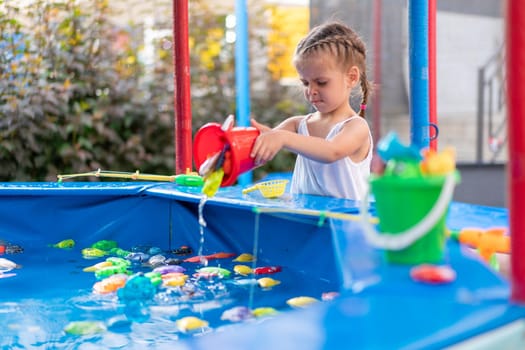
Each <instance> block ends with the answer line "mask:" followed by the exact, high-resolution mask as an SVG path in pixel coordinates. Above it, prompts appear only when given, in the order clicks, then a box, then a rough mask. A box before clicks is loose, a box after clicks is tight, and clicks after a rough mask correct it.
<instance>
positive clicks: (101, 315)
mask: <svg viewBox="0 0 525 350" xmlns="http://www.w3.org/2000/svg"><path fill="white" fill-rule="evenodd" d="M201 223H202V221H201ZM258 227H259V226H256V227H255V229H254V228H253V227H252V228H251V230H248V231H247V232H243V234H244V235H246V236H253V235H254V234H255V233H259V234H260V235H261V236H262V237H263V238H264V237H265V236H266V232H264V228H263V230H262V231H261V232H257V230H258ZM124 229H125V228H124ZM200 229H201V231H202V235H201V234H200V233H199V231H198V230H197V231H195V232H194V236H195V238H196V241H198V242H199V243H198V244H196V245H197V246H195V245H194V246H191V248H192V249H191V250H192V253H191V254H189V255H179V254H175V253H174V249H176V248H177V247H183V246H186V245H187V243H188V242H187V240H185V239H182V238H181V239H180V241H178V240H177V238H173V239H172V240H171V241H170V246H169V247H168V246H151V245H149V242H150V241H149V240H146V239H145V240H144V242H143V243H144V244H141V243H142V242H140V241H139V242H138V244H136V245H133V246H127V245H126V244H127V242H128V241H129V240H127V239H125V237H123V238H121V239H120V240H119V241H117V244H118V246H119V247H120V248H122V249H125V250H128V251H131V252H135V253H136V252H143V253H146V254H147V253H148V252H151V251H152V248H154V249H156V250H158V251H160V254H162V255H163V256H164V257H166V258H172V259H179V260H184V259H187V258H189V257H194V256H196V255H197V254H198V253H199V252H201V251H204V254H205V255H210V254H213V253H218V252H224V250H221V251H209V250H208V249H205V248H206V242H207V240H206V239H207V238H208V237H209V238H210V239H211V238H213V237H210V236H209V235H210V234H211V233H210V232H207V229H203V228H202V226H200ZM129 230H130V231H131V229H130V228H129ZM250 231H251V232H250ZM28 236H29V237H28V239H27V241H26V240H24V239H17V238H16V235H14V236H11V237H10V239H11V241H10V242H9V243H11V244H16V245H20V246H22V247H23V249H24V251H23V252H21V253H18V254H4V255H2V257H4V258H7V259H9V260H12V261H14V262H16V263H17V264H19V265H20V268H19V269H15V270H12V271H10V273H13V272H14V273H16V276H13V277H8V278H1V279H0V324H2V325H3V326H2V336H1V337H0V346H1V347H2V348H30V349H33V348H34V349H39V348H42V349H44V348H50V347H52V348H72V347H74V348H90V347H91V348H101V347H103V348H121V347H126V348H130V347H136V348H144V347H145V346H148V347H151V346H155V347H157V348H158V347H159V346H162V345H166V346H169V345H173V343H174V341H175V342H176V341H177V340H178V339H186V338H191V337H198V336H202V335H204V334H207V333H211V332H217V331H222V330H224V329H228V328H231V327H234V326H235V325H236V324H237V323H258V322H264V321H265V320H266V319H268V318H271V317H273V316H274V315H272V314H271V313H270V314H269V315H264V314H263V315H261V316H259V317H252V318H249V319H247V320H243V321H240V322H236V321H235V322H233V321H230V320H227V319H226V320H225V319H221V317H222V315H223V313H224V312H225V311H227V310H230V309H232V308H234V307H236V306H244V307H247V308H249V309H250V310H252V311H253V310H256V309H258V308H273V309H275V310H276V311H277V312H281V313H282V312H288V311H290V310H292V309H293V307H292V306H290V305H288V304H287V300H289V299H290V298H295V297H298V296H308V297H313V298H315V299H317V300H319V301H321V300H322V299H323V295H327V294H330V293H333V292H336V290H337V284H336V283H334V281H333V280H330V279H326V278H323V277H321V276H315V275H314V276H310V275H309V274H308V270H307V269H304V270H301V269H297V268H296V267H295V266H289V265H287V264H288V263H289V262H290V260H292V259H288V256H287V255H280V258H279V257H277V258H276V257H275V256H274V257H273V260H271V261H270V260H267V259H266V258H265V257H264V256H262V257H261V258H260V259H258V261H256V262H255V263H252V262H244V263H243V262H237V261H234V259H235V258H236V257H238V256H239V255H240V254H242V253H249V254H251V253H253V251H252V249H253V245H252V246H251V247H248V246H246V250H245V251H235V250H229V251H227V253H230V255H231V256H230V257H227V258H220V259H210V260H207V261H205V260H202V261H201V260H198V262H196V263H195V262H184V261H182V262H181V263H180V266H182V267H184V268H185V269H186V271H185V272H184V273H185V274H186V275H188V276H189V277H188V279H187V281H186V283H185V284H184V286H182V287H180V286H179V287H165V286H162V285H159V286H158V287H156V289H155V290H156V292H155V295H154V296H153V297H152V298H147V299H145V300H141V301H140V302H139V303H130V302H128V301H127V300H124V299H123V298H119V296H118V294H117V293H109V294H97V293H95V292H94V290H93V286H94V284H95V283H96V282H98V281H100V279H97V278H96V276H95V274H94V273H93V272H84V271H83V269H85V268H86V267H89V266H93V265H94V264H96V263H99V262H102V261H105V260H106V258H107V257H108V256H103V257H99V258H86V257H84V256H83V255H82V249H83V248H87V247H89V246H90V245H92V244H94V243H96V241H94V240H90V239H89V237H90V236H94V237H95V236H96V237H98V238H102V239H106V238H108V237H102V236H100V235H90V234H89V232H80V233H79V234H78V236H79V237H82V238H81V239H80V242H81V243H77V244H76V245H75V246H74V247H73V248H70V249H61V248H56V247H53V244H56V243H57V242H56V241H49V240H48V239H46V238H45V237H39V238H38V239H37V240H35V239H31V235H28ZM18 237H20V236H18ZM70 238H73V239H74V238H75V237H70ZM49 239H53V238H51V237H50V238H49ZM252 240H253V238H252ZM200 243H202V244H203V246H200ZM211 244H213V240H211V243H210V245H211ZM215 245H216V244H215ZM263 247H264V244H263ZM263 249H265V248H263ZM257 250H258V249H256V251H257ZM319 254H323V251H321V252H319ZM312 261H315V257H314V256H312ZM239 264H242V265H246V266H248V267H254V266H258V267H262V266H279V267H280V268H281V269H282V270H281V271H280V272H277V273H273V274H262V275H253V274H252V275H248V276H243V275H239V274H236V273H234V266H235V265H239ZM205 265H206V266H207V267H220V268H224V269H227V270H228V271H231V275H230V276H229V277H225V278H222V277H219V276H212V277H202V276H195V273H196V272H197V270H198V269H199V268H202V267H204V266H205ZM153 268H154V266H151V265H148V264H147V260H144V261H142V262H140V261H139V262H137V261H134V262H132V263H131V265H130V267H129V271H130V273H131V274H132V276H135V275H137V274H141V273H142V274H144V273H148V272H150V271H152V269H153ZM328 275H330V274H328ZM263 277H270V278H273V279H275V280H278V281H279V282H280V284H278V285H275V286H273V287H270V288H263V287H261V286H259V285H258V284H257V281H256V280H257V279H259V278H263ZM187 316H195V317H198V318H199V319H201V320H204V321H206V322H208V326H205V327H198V328H196V329H195V330H191V331H183V330H181V329H179V327H177V321H178V320H180V319H182V318H184V317H187ZM85 321H87V322H90V325H95V331H91V332H90V331H89V330H86V333H88V334H80V335H79V334H68V333H67V332H66V331H65V329H66V327H68V325H70V324H71V323H76V322H85Z"/></svg>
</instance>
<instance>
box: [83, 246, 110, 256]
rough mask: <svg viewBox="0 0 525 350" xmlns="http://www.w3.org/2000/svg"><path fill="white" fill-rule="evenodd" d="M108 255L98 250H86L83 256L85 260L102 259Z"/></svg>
mask: <svg viewBox="0 0 525 350" xmlns="http://www.w3.org/2000/svg"><path fill="white" fill-rule="evenodd" d="M104 255H107V252H105V251H103V250H100V249H98V248H84V249H82V256H83V257H84V258H100V257H103V256H104Z"/></svg>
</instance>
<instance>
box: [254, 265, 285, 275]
mask: <svg viewBox="0 0 525 350" xmlns="http://www.w3.org/2000/svg"><path fill="white" fill-rule="evenodd" d="M282 270H283V269H282V268H281V267H280V266H263V267H256V268H255V269H254V270H253V273H254V274H256V275H267V274H272V273H277V272H281V271H282Z"/></svg>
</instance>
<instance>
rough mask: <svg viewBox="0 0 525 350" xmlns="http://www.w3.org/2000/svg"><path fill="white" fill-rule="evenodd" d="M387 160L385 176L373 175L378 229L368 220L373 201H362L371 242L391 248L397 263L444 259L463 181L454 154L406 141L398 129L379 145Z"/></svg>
mask: <svg viewBox="0 0 525 350" xmlns="http://www.w3.org/2000/svg"><path fill="white" fill-rule="evenodd" d="M377 148H378V154H379V156H380V157H381V158H382V159H383V160H384V161H385V162H386V168H385V172H384V174H382V175H373V176H372V177H371V179H370V187H371V191H372V193H373V195H374V197H375V206H376V211H377V216H378V217H379V232H377V231H376V230H375V228H374V227H373V226H372V225H371V224H370V223H369V220H368V210H367V208H366V206H367V203H368V201H362V205H361V214H362V215H363V216H364V220H363V221H362V227H363V230H364V232H365V236H366V237H367V239H368V241H369V242H370V243H371V244H372V245H374V246H376V247H379V248H382V249H385V250H386V254H385V255H386V260H387V262H389V263H396V264H414V265H415V264H423V263H439V262H441V261H442V260H443V258H444V248H445V240H446V227H445V219H446V214H447V212H448V207H449V204H450V202H451V200H452V195H453V192H454V187H455V184H456V182H457V181H459V174H458V172H457V171H456V169H455V154H454V153H455V152H454V151H453V150H452V149H446V150H444V151H442V152H440V153H436V152H435V151H431V150H427V151H425V152H424V153H423V154H421V153H420V152H419V151H418V150H417V149H414V148H413V147H410V146H404V145H402V144H401V143H400V142H399V140H398V139H397V136H396V135H395V134H394V133H391V134H389V135H387V136H386V137H385V138H384V139H382V140H381V141H380V142H379V143H378V147H377Z"/></svg>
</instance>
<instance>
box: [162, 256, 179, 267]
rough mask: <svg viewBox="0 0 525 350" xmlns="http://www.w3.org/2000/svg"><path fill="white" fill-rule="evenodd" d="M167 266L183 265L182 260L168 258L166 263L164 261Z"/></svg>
mask: <svg viewBox="0 0 525 350" xmlns="http://www.w3.org/2000/svg"><path fill="white" fill-rule="evenodd" d="M164 262H165V263H166V264H167V265H180V264H182V260H181V259H176V258H167V259H166V261H164Z"/></svg>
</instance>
